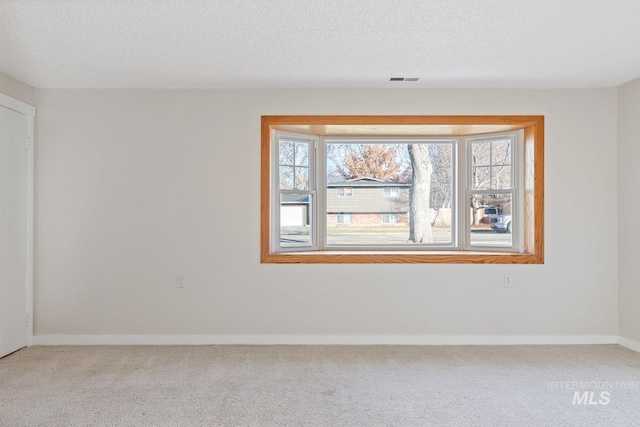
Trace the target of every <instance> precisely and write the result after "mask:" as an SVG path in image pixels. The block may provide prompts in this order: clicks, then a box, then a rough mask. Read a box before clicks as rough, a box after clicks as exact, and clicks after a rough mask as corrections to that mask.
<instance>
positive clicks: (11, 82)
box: [0, 72, 36, 105]
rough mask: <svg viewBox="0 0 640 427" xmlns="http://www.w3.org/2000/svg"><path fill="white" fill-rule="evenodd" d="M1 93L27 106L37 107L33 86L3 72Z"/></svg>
mask: <svg viewBox="0 0 640 427" xmlns="http://www.w3.org/2000/svg"><path fill="white" fill-rule="evenodd" d="M0 92H1V93H4V94H5V95H9V96H10V97H12V98H15V99H17V100H20V101H22V102H26V103H27V104H30V105H36V104H35V90H34V88H33V87H32V86H29V85H28V84H26V83H24V82H21V81H20V80H18V79H14V78H13V77H11V76H10V75H8V74H6V73H2V72H0Z"/></svg>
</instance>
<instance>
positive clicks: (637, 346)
mask: <svg viewBox="0 0 640 427" xmlns="http://www.w3.org/2000/svg"><path fill="white" fill-rule="evenodd" d="M618 344H620V345H621V346H623V347H627V348H628V349H631V350H633V351H637V352H639V353H640V342H638V341H633V340H630V339H628V338H623V337H618Z"/></svg>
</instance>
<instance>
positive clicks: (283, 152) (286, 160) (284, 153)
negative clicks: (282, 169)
mask: <svg viewBox="0 0 640 427" xmlns="http://www.w3.org/2000/svg"><path fill="white" fill-rule="evenodd" d="M279 148H280V150H279V153H280V160H279V161H280V164H281V165H293V163H294V158H295V157H294V143H293V142H290V141H280V147H279Z"/></svg>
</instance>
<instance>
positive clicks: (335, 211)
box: [327, 178, 411, 226]
mask: <svg viewBox="0 0 640 427" xmlns="http://www.w3.org/2000/svg"><path fill="white" fill-rule="evenodd" d="M410 188H411V184H405V183H399V182H389V181H383V180H381V179H376V178H356V179H352V180H349V181H343V182H336V183H333V184H327V225H329V226H331V225H350V224H351V225H383V224H384V225H387V224H389V225H393V224H402V225H407V224H408V223H409V190H410Z"/></svg>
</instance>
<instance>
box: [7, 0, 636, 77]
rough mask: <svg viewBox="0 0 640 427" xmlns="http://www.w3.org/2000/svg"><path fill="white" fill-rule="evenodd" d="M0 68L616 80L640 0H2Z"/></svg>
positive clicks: (25, 72) (632, 66) (24, 73)
mask: <svg viewBox="0 0 640 427" xmlns="http://www.w3.org/2000/svg"><path fill="white" fill-rule="evenodd" d="M0 71H4V72H6V73H7V74H10V75H12V76H14V77H16V78H18V79H21V80H23V81H25V82H27V83H29V84H31V85H33V86H36V87H64V88H70V87H79V88H87V87H105V88H151V87H154V88H165V87H189V88H190V87H199V88H200V87H212V88H284V87H291V88H299V87H305V88H329V87H334V88H370V87H371V88H373V87H375V88H419V87H442V88H470V87H474V88H490V87H506V88H515V87H520V88H524V87H600V86H615V85H619V84H621V83H625V82H627V81H629V80H632V79H634V78H637V77H640V0H615V1H604V0H602V1H594V0H535V1H534V0H439V1H438V0H432V1H428V0H406V1H398V0H395V1H394V0H359V1H357V0H308V1H305V0H217V1H215V0H135V1H134V0H78V1H72V0H66V1H61V0H34V1H32V0H21V1H18V0H0ZM396 76H399V77H420V81H418V82H389V81H388V80H389V78H390V77H396Z"/></svg>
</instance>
